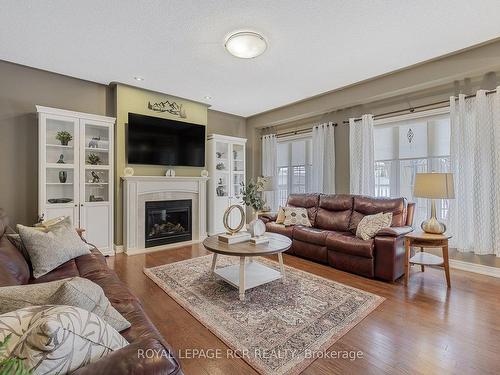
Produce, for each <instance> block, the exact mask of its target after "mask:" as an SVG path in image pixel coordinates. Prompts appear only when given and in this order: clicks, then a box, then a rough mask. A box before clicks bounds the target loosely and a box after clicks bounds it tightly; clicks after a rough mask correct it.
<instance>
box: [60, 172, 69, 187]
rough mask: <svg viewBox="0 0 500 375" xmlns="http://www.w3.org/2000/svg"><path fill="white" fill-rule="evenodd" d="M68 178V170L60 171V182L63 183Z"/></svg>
mask: <svg viewBox="0 0 500 375" xmlns="http://www.w3.org/2000/svg"><path fill="white" fill-rule="evenodd" d="M67 178H68V174H67V173H66V171H60V172H59V182H60V183H61V184H64V183H66V180H67Z"/></svg>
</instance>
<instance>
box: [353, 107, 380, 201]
mask: <svg viewBox="0 0 500 375" xmlns="http://www.w3.org/2000/svg"><path fill="white" fill-rule="evenodd" d="M349 154H350V164H349V166H350V186H351V194H360V195H369V196H374V195H375V155H374V146H373V115H369V114H367V115H363V116H362V117H361V120H360V121H354V119H353V118H350V119H349Z"/></svg>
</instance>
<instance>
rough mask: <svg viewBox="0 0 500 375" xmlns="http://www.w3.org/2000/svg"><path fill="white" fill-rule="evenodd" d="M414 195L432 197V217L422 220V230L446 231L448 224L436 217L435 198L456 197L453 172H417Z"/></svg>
mask: <svg viewBox="0 0 500 375" xmlns="http://www.w3.org/2000/svg"><path fill="white" fill-rule="evenodd" d="M413 195H414V196H415V197H419V198H430V199H431V217H430V218H429V219H427V220H425V221H423V222H422V224H421V227H422V230H423V231H424V232H426V233H434V234H442V233H444V232H446V226H445V225H444V224H443V223H441V222H439V221H438V219H437V218H436V202H435V201H434V200H435V199H453V198H455V189H454V187H453V173H417V174H416V175H415V187H414V189H413Z"/></svg>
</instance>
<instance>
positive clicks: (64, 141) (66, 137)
mask: <svg viewBox="0 0 500 375" xmlns="http://www.w3.org/2000/svg"><path fill="white" fill-rule="evenodd" d="M56 139H57V140H58V141H59V142H61V145H62V146H67V145H68V143H69V142H70V141H71V140H72V139H73V136H72V135H71V134H70V133H69V132H67V131H65V130H61V131H58V132H57V134H56Z"/></svg>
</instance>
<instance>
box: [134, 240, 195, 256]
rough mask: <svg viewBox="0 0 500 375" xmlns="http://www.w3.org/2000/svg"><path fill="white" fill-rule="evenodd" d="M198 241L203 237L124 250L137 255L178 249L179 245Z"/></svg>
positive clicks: (193, 243)
mask: <svg viewBox="0 0 500 375" xmlns="http://www.w3.org/2000/svg"><path fill="white" fill-rule="evenodd" d="M200 242H203V239H201V240H193V241H184V242H176V243H173V244H170V245H161V246H154V247H148V248H145V249H127V250H126V251H125V254H127V255H138V254H147V253H154V252H157V251H162V250H171V249H178V248H179V247H184V246H190V245H195V244H198V243H200Z"/></svg>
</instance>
